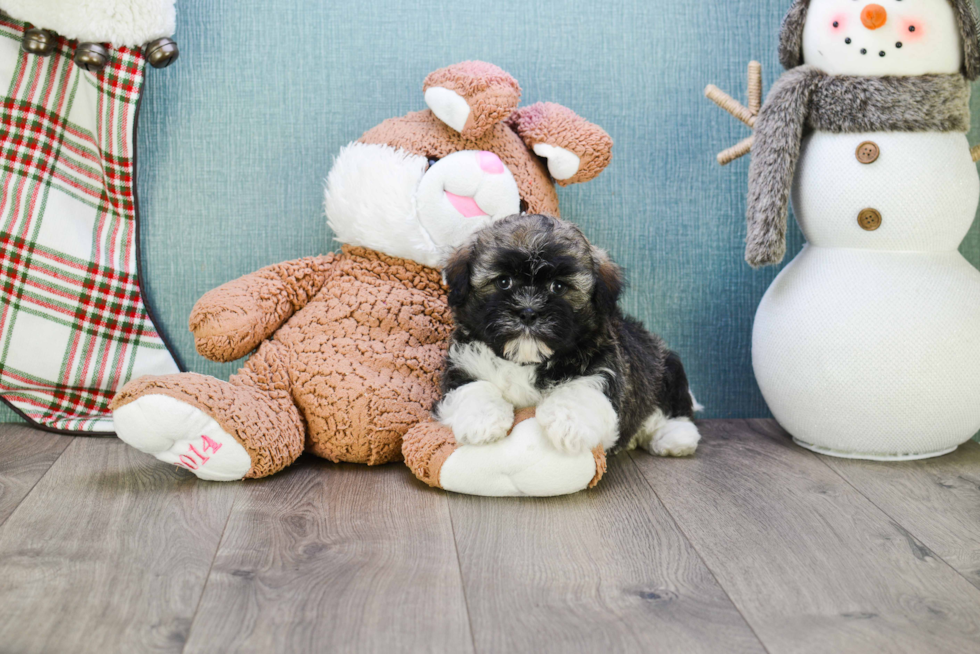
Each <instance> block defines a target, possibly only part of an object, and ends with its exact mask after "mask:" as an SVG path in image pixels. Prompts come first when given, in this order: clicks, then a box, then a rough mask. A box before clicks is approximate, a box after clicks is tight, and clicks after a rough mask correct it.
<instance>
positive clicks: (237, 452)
mask: <svg viewBox="0 0 980 654" xmlns="http://www.w3.org/2000/svg"><path fill="white" fill-rule="evenodd" d="M112 419H113V423H114V425H115V430H116V434H117V435H118V436H119V438H120V440H122V441H123V442H124V443H126V444H128V445H131V446H132V447H135V448H136V449H137V450H139V451H141V452H146V453H147V454H152V455H153V456H155V457H156V458H157V459H159V460H160V461H163V462H165V463H171V464H173V465H176V466H179V467H181V468H184V469H186V470H190V471H191V472H192V473H193V474H194V475H196V476H197V477H198V478H199V479H206V480H210V481H235V480H239V479H242V478H244V477H245V475H246V474H247V473H248V471H249V470H250V469H251V468H252V459H251V457H250V456H249V454H248V452H247V451H246V450H245V448H244V447H242V445H241V444H240V443H239V442H238V441H237V440H235V438H234V437H233V436H231V435H230V434H228V433H227V432H225V431H224V430H223V429H221V427H220V426H218V423H217V422H215V420H214V418H212V417H211V416H209V415H207V414H206V413H204V412H203V411H201V410H200V409H198V408H197V407H194V406H191V405H190V404H187V403H185V402H181V401H180V400H176V399H174V398H172V397H169V396H166V395H144V396H142V397H140V398H137V399H136V400H133V401H132V402H130V403H129V404H126V405H123V406H121V407H119V408H118V409H116V410H115V411H113V414H112Z"/></svg>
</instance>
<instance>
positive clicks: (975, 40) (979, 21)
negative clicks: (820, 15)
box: [779, 0, 980, 81]
mask: <svg viewBox="0 0 980 654" xmlns="http://www.w3.org/2000/svg"><path fill="white" fill-rule="evenodd" d="M949 4H951V5H952V6H953V12H954V14H955V15H956V22H957V23H958V24H959V28H960V35H961V36H962V37H963V75H964V76H965V77H966V78H967V79H968V80H970V81H974V80H976V79H977V78H980V12H978V11H977V5H976V3H975V2H974V0H949ZM809 8H810V0H795V2H794V3H793V6H792V7H791V8H790V10H789V13H787V14H786V18H784V19H783V27H782V30H781V31H780V33H779V61H780V63H781V64H783V67H784V68H786V69H787V70H788V69H790V68H796V67H797V66H799V65H801V64H802V63H803V25H804V24H805V23H806V14H807V10H808V9H809Z"/></svg>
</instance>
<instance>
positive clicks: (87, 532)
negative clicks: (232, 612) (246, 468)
mask: <svg viewBox="0 0 980 654" xmlns="http://www.w3.org/2000/svg"><path fill="white" fill-rule="evenodd" d="M239 488H240V486H238V485H236V484H217V483H207V482H200V481H198V480H197V479H195V478H194V477H193V476H192V475H190V474H189V473H187V472H181V471H177V470H176V469H175V468H174V467H172V466H167V465H164V464H162V463H160V462H158V461H156V460H155V459H153V458H151V457H149V456H147V455H145V454H142V453H140V452H137V451H136V450H134V449H132V448H130V447H128V446H127V445H125V444H123V443H122V442H121V441H118V440H116V439H105V438H75V439H74V440H73V441H72V442H71V443H70V444H69V445H68V447H67V448H66V449H65V451H64V453H63V454H62V455H61V457H60V458H59V459H58V460H57V462H56V463H55V464H54V465H53V466H51V468H50V470H48V473H47V474H46V475H44V477H43V478H42V479H41V480H40V481H39V482H38V483H37V485H36V486H35V487H34V490H33V491H32V492H31V493H30V495H28V496H27V498H26V499H25V500H24V501H23V502H22V503H21V504H20V506H19V507H18V508H17V510H16V511H15V512H14V513H13V514H12V515H11V516H10V518H9V519H8V520H7V522H6V524H4V525H3V527H2V528H0V650H2V651H4V652H72V653H73V654H75V653H83V652H146V651H154V652H180V651H181V649H182V648H183V645H184V642H185V639H186V637H187V632H188V629H189V627H190V623H191V619H192V617H193V615H194V610H195V608H196V606H197V604H198V601H199V600H200V597H201V592H202V590H203V588H204V583H205V581H206V579H207V574H208V569H209V567H210V565H211V562H212V560H213V558H214V553H215V552H216V551H217V547H218V542H219V540H220V538H221V532H222V529H223V528H224V525H225V523H226V521H227V517H228V515H229V513H230V511H231V506H232V503H233V501H234V495H235V493H236V492H237V490H238V489H239Z"/></svg>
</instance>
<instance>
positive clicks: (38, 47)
mask: <svg viewBox="0 0 980 654" xmlns="http://www.w3.org/2000/svg"><path fill="white" fill-rule="evenodd" d="M57 45H58V35H57V34H55V33H54V32H52V31H51V30H45V29H41V28H39V27H32V28H31V29H29V30H27V31H26V32H24V40H23V41H21V42H20V47H21V49H22V50H23V51H24V52H26V53H28V54H32V55H37V56H38V57H47V56H48V55H50V54H51V53H52V52H54V49H55V47H57Z"/></svg>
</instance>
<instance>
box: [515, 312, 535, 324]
mask: <svg viewBox="0 0 980 654" xmlns="http://www.w3.org/2000/svg"><path fill="white" fill-rule="evenodd" d="M518 315H519V316H520V317H521V322H522V323H524V324H525V325H530V324H531V323H533V322H534V321H535V320H537V319H538V312H537V311H535V310H534V309H530V308H528V309H521V312H520V313H519V314H518Z"/></svg>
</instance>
